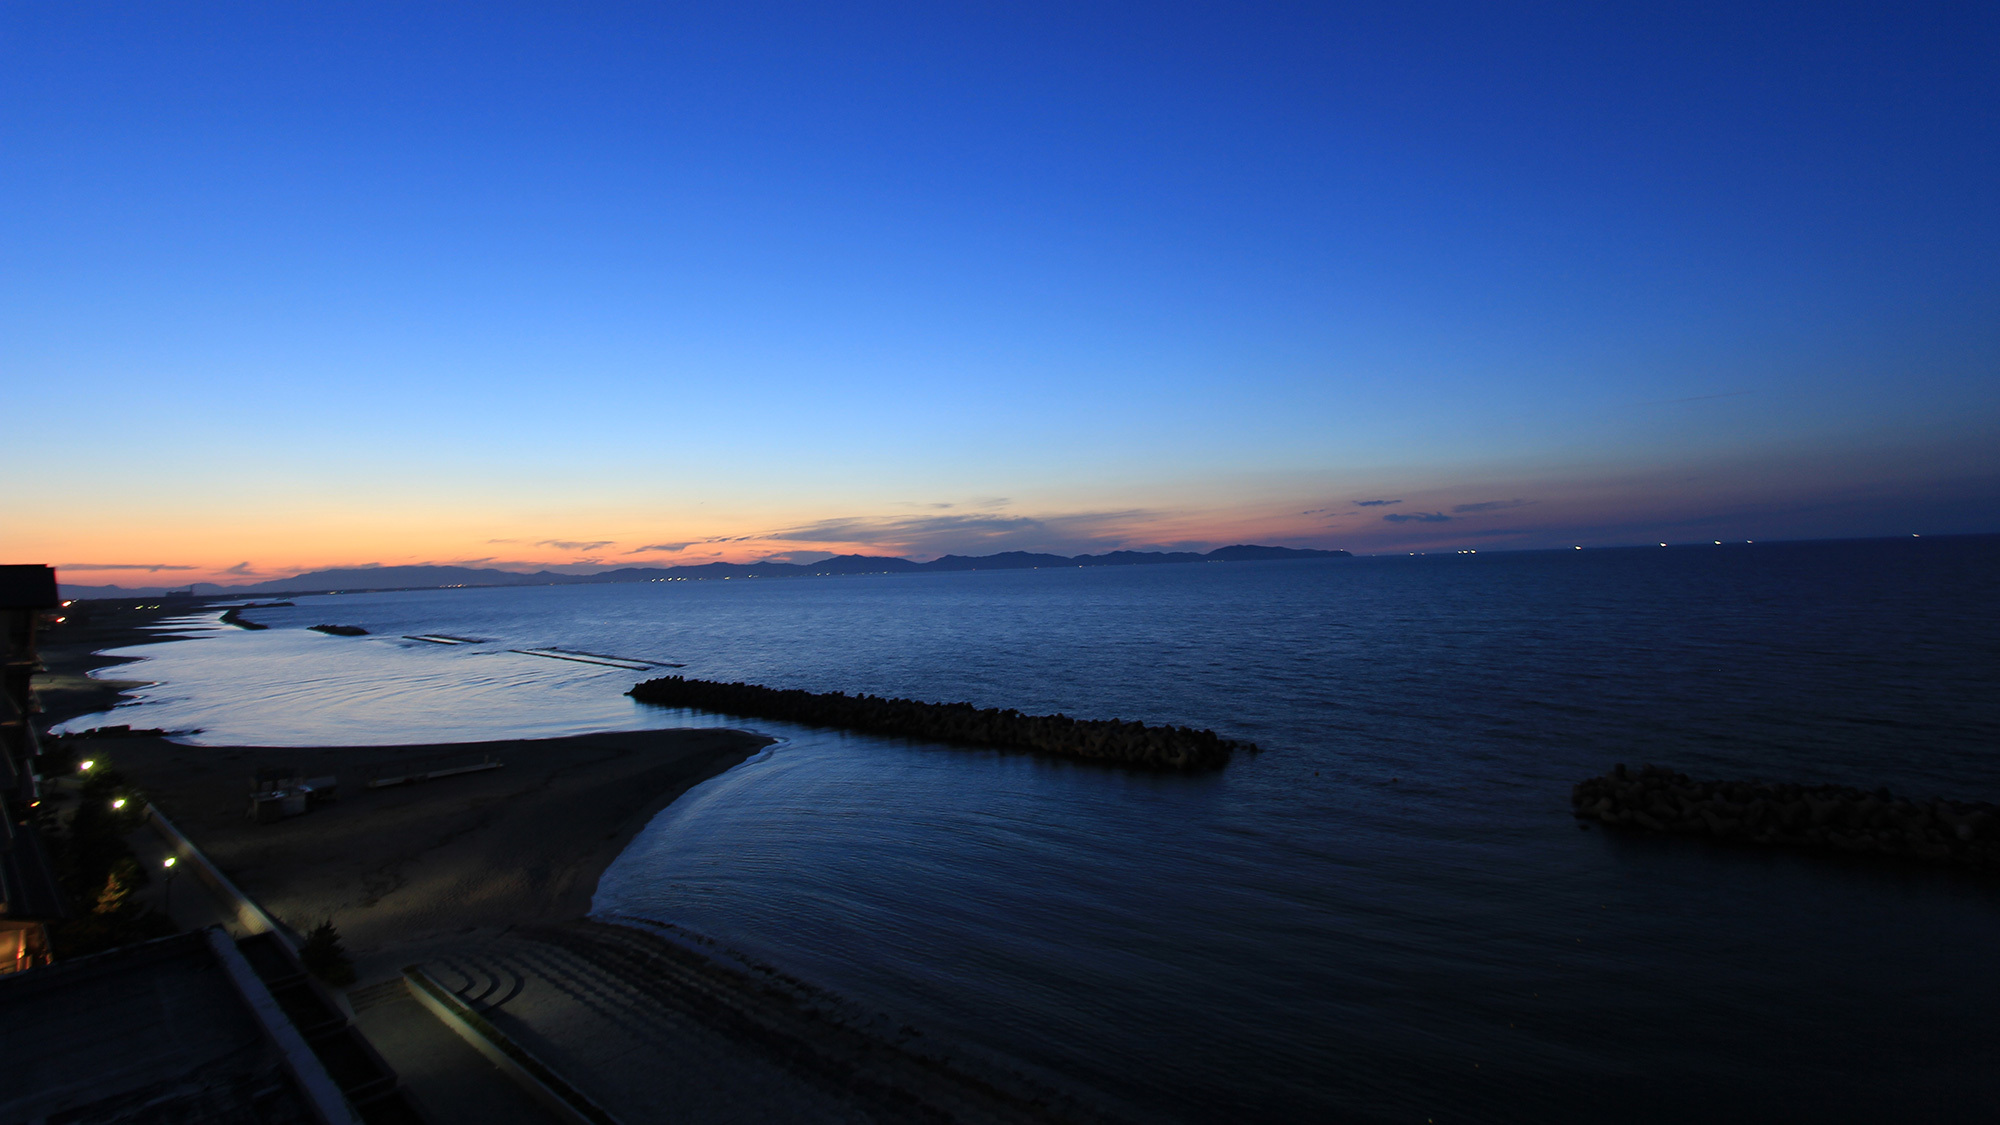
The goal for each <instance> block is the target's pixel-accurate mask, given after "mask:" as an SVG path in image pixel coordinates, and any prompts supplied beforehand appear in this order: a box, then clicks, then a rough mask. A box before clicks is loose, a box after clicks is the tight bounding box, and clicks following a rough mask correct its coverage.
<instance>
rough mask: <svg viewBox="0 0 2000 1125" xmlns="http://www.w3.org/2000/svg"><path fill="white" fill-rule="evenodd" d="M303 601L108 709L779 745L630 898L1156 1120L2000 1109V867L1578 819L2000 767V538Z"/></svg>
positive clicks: (147, 715)
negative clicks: (1189, 736) (1143, 750)
mask: <svg viewBox="0 0 2000 1125" xmlns="http://www.w3.org/2000/svg"><path fill="white" fill-rule="evenodd" d="M297 602H298V604H297V605H296V606H295V607H292V608H272V609H256V610H250V611H247V612H248V616H250V617H251V618H252V619H253V620H256V621H259V622H263V623H266V624H268V625H270V626H271V628H270V629H268V630H265V631H261V632H244V631H239V630H234V629H230V628H227V627H222V626H214V627H212V628H211V627H210V624H211V623H212V622H213V615H207V616H204V617H202V618H201V619H200V621H199V622H197V624H199V625H200V626H201V628H202V632H201V635H200V636H198V637H197V638H196V639H194V640H191V641H187V642H183V643H177V644H170V645H159V646H150V647H145V648H141V649H136V650H131V651H132V652H133V653H134V654H140V655H144V656H145V657H146V660H145V661H144V662H143V663H140V664H137V665H126V666H122V667H120V668H116V669H111V670H108V672H107V674H109V675H113V676H117V677H120V678H130V677H139V678H145V679H150V680H156V681H158V682H157V684H155V686H153V687H150V688H147V689H144V690H143V691H142V692H141V693H140V695H139V699H138V701H137V702H135V703H133V704H131V705H128V706H126V707H123V708H120V709H119V711H118V712H117V713H116V718H115V720H107V719H106V718H105V717H103V716H97V717H86V718H84V719H80V720H75V721H72V723H70V724H69V726H70V727H73V728H81V727H88V726H93V725H97V724H99V723H101V722H105V721H118V722H129V723H131V724H133V725H136V726H148V727H150V726H162V727H167V728H170V729H175V730H182V731H196V729H197V728H198V732H197V733H188V734H184V735H182V736H181V737H182V740H183V741H187V742H190V743H193V744H197V745H243V744H261V745H315V744H359V743H377V744H394V743H408V742H420V741H439V740H452V741H463V740H471V739H481V738H511V737H522V736H548V735H561V734H571V733H580V732H584V731H591V730H609V729H627V728H635V727H638V728H646V727H672V726H685V725H730V726H739V727H743V728H746V729H752V730H759V731H765V732H768V733H771V734H774V735H777V736H779V737H780V738H781V739H783V741H781V742H780V743H778V744H776V745H775V746H773V747H771V748H770V749H768V750H766V751H764V752H763V753H761V754H759V755H758V756H756V757H754V758H752V759H751V760H750V761H747V762H745V763H744V764H742V765H741V766H738V767H737V768H735V769H734V770H731V771H730V772H728V773H726V774H724V775H722V776H720V777H717V778H715V779H713V780H711V781H709V782H706V783H704V784H703V785H701V786H699V787H698V788H696V789H695V790H693V791H691V792H690V793H689V794H688V795H687V796H685V797H684V798H682V799H681V800H680V801H678V802H676V803H675V804H674V805H673V806H672V807H670V808H669V809H668V810H666V811H665V812H664V813H662V814H661V815H660V816H659V817H658V818H657V819H656V820H655V821H654V822H653V823H652V824H651V825H650V826H648V828H647V829H646V830H645V831H644V832H643V833H642V834H641V835H640V837H639V838H638V839H637V840H636V841H635V842H634V843H633V845H632V846H631V847H630V848H629V849H628V850H627V851H626V853H625V854H624V855H623V856H622V857H620V859H619V860H618V861H617V863H616V864H614V866H613V867H612V868H611V870H610V871H609V872H607V873H606V875H605V877H604V880H603V882H602V883H601V885H600V887H599V890H598V895H597V900H596V904H595V908H596V910H597V912H598V913H599V914H601V915H605V916H611V917H621V918H632V919H643V920H650V921H654V922H659V923H665V924H670V925H672V926H676V927H681V928H684V929H685V930H688V931H692V932H695V933H698V934H703V935H707V936H708V937H710V938H713V939H714V940H715V941H716V942H718V943H719V944H721V945H723V946H726V947H728V948H731V949H734V950H737V951H739V952H740V953H741V954H742V955H744V956H746V957H750V958H753V959H757V960H760V961H763V962H766V963H769V964H772V965H774V966H777V967H779V968H781V969H784V970H786V971H788V972H791V973H793V974H794V975H797V976H799V977H801V978H804V979H806V980H808V981H811V982H813V983H815V984H818V985H821V986H823V987H825V988H828V989H831V990H833V991H835V992H838V993H840V994H842V995H844V996H846V997H847V998H849V999H850V1000H851V1001H853V1002H854V1003H855V1005H856V1006H857V1007H859V1008H861V1009H865V1010H868V1011H873V1012H881V1013H885V1014H886V1015H887V1016H888V1017H889V1018H890V1019H892V1020H894V1021H896V1022H897V1023H898V1024H902V1023H907V1024H908V1025H910V1026H912V1027H914V1028H916V1029H918V1030H920V1031H921V1032H922V1033H923V1034H924V1035H925V1036H926V1038H927V1039H929V1040H931V1041H934V1042H942V1043H949V1044H952V1045H953V1049H954V1050H959V1051H963V1052H965V1053H967V1054H970V1055H976V1056H978V1057H979V1058H981V1059H984V1060H987V1061H989V1062H993V1061H997V1062H1000V1063H1002V1064H1004V1065H1008V1066H1012V1067H1015V1068H1018V1069H1020V1070H1022V1071H1025V1072H1028V1073H1031V1074H1034V1075H1037V1076H1039V1077H1041V1078H1043V1079H1044V1080H1045V1081H1048V1082H1051V1083H1053V1084H1057V1085H1062V1086H1065V1087H1068V1088H1071V1089H1076V1090H1081V1091H1085V1092H1087V1093H1088V1095H1089V1096H1091V1097H1093V1098H1095V1099H1096V1100H1098V1101H1100V1102H1102V1103H1104V1104H1105V1105H1107V1106H1109V1107H1110V1108H1112V1109H1113V1110H1115V1111H1118V1112H1122V1113H1124V1114H1126V1115H1128V1116H1131V1117H1134V1118H1137V1119H1142V1120H1149V1121H1237V1120H1273V1121H1289V1120H1299V1121H1305V1120H1314V1121H1323V1120H1333V1121H1339V1120H1355V1121H1405V1122H1411V1121H1414V1122H1423V1121H1436V1122H1446V1121H1521V1122H1544V1121H1581V1120H1586V1119H1589V1120H1616V1121H1680V1120H1685V1119H1688V1118H1690V1117H1694V1116H1705V1117H1711V1118H1719V1119H1723V1120H1750V1119H1781V1120H1801V1119H1809V1118H1810V1119H1818V1120H1828V1121H1879V1120H1888V1119H1904V1120H1909V1119H1916V1118H1941V1117H1944V1116H1946V1115H1953V1116H1958V1117H1971V1118H1973V1119H1988V1120H1991V1119H2000V1079H1996V1076H2000V1067H1996V1066H1995V1065H1994V1063H1993V1059H1994V1058H1995V1051H1996V1048H2000V964H1996V960H1995V958H1994V957H1993V953H1992V949H1993V946H1992V943H1993V935H1994V934H1995V933H1996V932H2000V880H1996V879H1993V878H1991V877H1982V876H1977V875H1972V874H1967V873H1962V872H1953V871H1944V870H1933V869H1928V868H1923V867H1914V866H1906V865H1901V864H1894V863H1889V862H1885V861H1853V860H1839V859H1835V858H1830V857H1823V856H1815V855H1806V854H1794V853H1786V852H1775V851H1759V850H1752V849H1745V848H1736V847H1728V846H1722V845H1716V844H1711V843H1707V842H1704V841H1700V840H1690V839H1682V838H1660V839H1655V838H1647V837H1633V836H1627V835H1620V834H1614V833H1608V832H1605V831H1603V830H1601V829H1598V828H1589V829H1585V828H1579V826H1578V823H1577V822H1576V821H1575V820H1574V819H1573V818H1572V817H1571V816H1570V813H1569V789H1570V786H1571V785H1572V784H1573V783H1574V782H1576V781H1578V780H1580V779H1582V778H1584V777H1586V776H1589V775H1593V774H1598V773H1602V772H1604V771H1605V770H1607V769H1609V768H1611V766H1612V765H1613V764H1614V763H1618V762H1624V763H1627V764H1628V765H1632V766H1638V765H1640V764H1642V763H1655V764H1659V765H1665V766H1670V767H1672V768H1674V769H1678V770H1682V771H1685V772H1687V773H1690V774H1693V775H1695V776H1697V777H1724V778H1752V777H1755V778H1761V779H1764V780H1767V781H1804V782H1822V781H1825V782H1838V783H1842V784H1850V785H1859V786H1864V787H1868V788H1874V787H1876V786H1888V787H1890V788H1892V789H1894V790H1896V791H1898V792H1899V793H1904V794H1907V795H1912V796H1951V797H1956V798H1961V799H1983V800H2000V630H1996V628H1995V625H1996V623H2000V537H1991V536H1987V537H1959V538H1948V539H1921V540H1919V539H1908V540H1875V541H1856V542H1834V543H1755V544H1749V543H1734V544H1723V545H1716V544H1704V545H1701V546H1675V547H1671V548H1664V549H1663V548H1643V549H1642V548H1632V549H1619V550H1588V551H1559V552H1556V551H1552V552H1521V553H1483V554H1477V555H1456V554H1445V555H1423V556H1398V557H1364V558H1352V559H1314V560H1301V561H1288V562H1257V563H1210V564H1177V565H1160V566H1132V567H1104V568H1063V569H1045V570H1028V571H978V572H967V573H951V574H919V575H879V576H855V577H846V578H814V579H748V580H731V581H707V582H663V583H646V584H635V585H606V586H566V587H531V588H515V589H455V590H425V591H405V592H391V593H353V594H339V595H326V596H315V597H306V598H299V599H297ZM321 622H327V623H336V624H354V625H360V626H362V627H364V628H366V629H368V630H369V631H370V634H371V635H369V636H366V637H356V638H343V637H332V636H325V635H322V634H319V633H314V632H309V631H307V630H306V626H309V625H313V624H317V623H321ZM415 634H449V635H452V636H455V637H461V638H469V639H471V640H472V641H474V642H476V643H468V644H457V645H439V644H431V643H426V642H422V641H414V640H407V639H404V637H405V635H415ZM552 647H553V648H562V649H566V650H570V651H571V652H587V653H595V654H602V655H608V656H613V657H622V658H629V660H630V662H633V663H636V662H639V661H655V662H663V663H664V662H672V663H677V664H684V665H685V666H686V667H685V669H683V670H680V671H682V672H684V674H686V675H690V676H696V677H700V678H704V679H721V680H736V679H743V680H748V681H751V682H755V683H763V684H768V685H773V686H781V687H798V688H806V689H810V690H815V691H835V690H839V691H850V692H856V691H866V692H872V693H876V694H882V695H902V696H909V697H913V698H919V699H929V700H939V701H957V700H968V701H971V702H973V703H977V704H980V705H982V706H1002V707H1016V708H1020V709H1021V710H1024V711H1029V712H1057V711H1060V712H1063V713H1066V714H1070V715H1075V716H1081V717H1093V718H1095V717H1120V718H1127V719H1133V718H1137V719H1144V720H1146V721H1147V722H1173V723H1185V724H1189V725H1193V726H1198V727H1210V728H1213V729H1215V730H1216V731H1217V732H1219V733H1221V734H1223V735H1224V736H1226V737H1230V738H1238V739H1247V740H1249V741H1252V742H1255V743H1257V744H1258V745H1259V746H1260V747H1261V748H1262V749H1261V752H1259V753H1256V754H1253V755H1243V754H1239V755H1238V757H1237V760H1236V761H1235V762H1234V763H1233V764H1231V765H1230V766H1229V767H1228V768H1227V769H1225V770H1222V771H1220V772H1217V773H1211V774H1201V775H1194V776H1176V775H1159V774H1148V773H1137V772H1129V771H1124V770H1120V769H1116V768H1107V767H1101V766H1095V765H1087V764H1077V763H1071V762H1066V761H1060V760H1052V759H1046V758H1038V757H1033V756H1028V755H1021V754H1012V753H1000V752H993V751H984V750H972V749H963V748H952V747H944V746H936V745H928V744H923V743H914V742H908V741H903V740H896V739H884V738H878V737H873V736H862V735H853V734H845V733H840V732H833V731H825V730H816V729H811V728H803V727H794V726H789V725H787V724H781V723H773V722H767V721H763V720H752V719H732V718H730V717H728V716H717V715H709V714H699V713H693V712H687V711H679V710H672V709H666V708H655V707H650V706H647V705H643V704H637V703H634V702H633V701H631V700H629V699H627V698H625V697H624V696H623V694H622V693H623V692H624V691H625V690H626V689H627V688H629V687H630V686H631V684H632V683H633V682H635V681H636V680H638V679H642V678H645V677H647V676H649V675H655V674H666V672H667V671H670V670H662V671H657V672H641V671H634V670H629V669H626V668H619V667H611V666H606V665H602V664H587V663H577V662H573V661H563V660H556V659H550V658H547V657H544V656H536V655H531V654H527V653H523V652H519V651H514V650H520V649H547V648H552Z"/></svg>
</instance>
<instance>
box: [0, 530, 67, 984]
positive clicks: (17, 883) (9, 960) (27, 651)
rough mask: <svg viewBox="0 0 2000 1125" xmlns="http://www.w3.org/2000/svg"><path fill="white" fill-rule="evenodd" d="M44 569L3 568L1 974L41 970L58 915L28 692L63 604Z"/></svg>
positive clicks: (31, 699) (53, 575)
mask: <svg viewBox="0 0 2000 1125" xmlns="http://www.w3.org/2000/svg"><path fill="white" fill-rule="evenodd" d="M60 604H61V603H60V601H59V600H58V598H57V596H56V572H55V570H54V568H52V567H47V566H18V565H14V566H0V974H4V973H13V972H18V971H20V970H22V969H27V968H32V967H33V966H35V965H40V964H45V963H46V962H47V961H48V958H49V952H48V948H49V947H48V937H47V934H46V932H45V931H44V926H43V924H44V923H45V922H48V921H50V920H53V919H55V918H59V917H61V916H62V895H61V893H60V892H59V891H58V889H57V887H56V882H55V876H54V874H53V873H52V872H51V871H50V870H49V858H48V851H47V849H46V848H45V847H44V846H43V844H42V839H41V835H40V834H39V833H38V832H37V831H36V830H35V826H34V819H33V809H34V807H35V804H36V802H37V801H39V800H40V799H41V780H40V778H39V777H38V776H37V774H36V768H37V765H38V762H37V759H38V758H40V756H41V745H40V743H39V742H37V741H36V738H35V728H34V724H33V722H32V721H31V717H32V716H33V714H34V712H35V702H34V694H33V691H32V689H31V687H30V685H31V683H32V681H33V678H34V675H35V673H36V672H39V671H41V670H42V663H41V659H40V657H39V656H38V655H37V654H36V649H35V633H36V630H37V629H38V628H39V627H40V625H41V621H42V617H43V615H45V614H47V613H49V612H50V611H52V610H54V609H56V608H57V607H58V606H59V605H60Z"/></svg>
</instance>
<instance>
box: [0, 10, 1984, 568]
mask: <svg viewBox="0 0 2000 1125" xmlns="http://www.w3.org/2000/svg"><path fill="white" fill-rule="evenodd" d="M0 393H3V394H4V402H5V410H4V414H5V416H6V417H7V418H8V420H9V421H10V423H11V425H10V426H9V427H8V430H9V433H8V436H7V437H6V438H5V439H0V445H4V447H5V448H6V450H7V463H8V465H9V469H8V471H7V473H6V478H7V484H8V487H7V488H5V489H4V490H0V559H4V561H10V562H48V563H53V564H56V565H58V566H59V567H61V568H62V575H63V579H64V581H66V582H81V583H123V584H127V585H132V584H159V583H161V582H186V581H209V580H213V581H225V582H227V581H242V580H254V579H262V578H268V577H274V576H284V575H289V574H292V573H296V572H298V571H302V570H310V569H317V568H321V567H334V566H356V565H366V564H371V563H380V564H385V565H404V564H411V563H440V564H459V565H465V564H470V565H484V566H497V567H505V568H517V569H539V568H543V567H554V568H558V569H568V570H578V571H584V570H589V569H592V568H598V567H613V566H633V565H641V566H649V565H673V564H678V563H691V562H693V563H698V562H706V561H712V560H715V559H728V560H731V561H750V560H756V559H765V558H782V559H797V560H808V559H813V558H818V557H823V556H824V555H826V554H828V553H836V552H838V553H844V552H850V551H857V552H863V553H870V554H901V555H906V556H910V557H914V558H928V557H932V556H935V555H938V554H944V553H951V552H955V553H960V554H985V553H990V552H992V551H999V550H1015V549H1022V550H1043V551H1056V552H1060V553H1064V554H1073V553H1078V552H1082V551H1102V550H1109V549H1118V548H1130V549H1206V548H1209V547H1214V546H1220V545H1224V544H1228V543H1236V542H1246V541H1247V542H1260V543H1274V544H1282V545H1288V546H1298V547H1339V548H1346V549H1349V550H1353V551H1356V552H1358V553H1366V552H1385V551H1404V550H1450V549H1461V548H1478V549H1506V548H1538V547H1552V546H1567V545H1571V544H1581V545H1586V546H1597V545H1613V544H1627V543H1641V542H1649V541H1692V540H1702V539H1708V538H1730V539H1734V538H1750V539H1783V538H1831V537H1849V536H1874V535H1907V534H1912V533H1922V534H1950V533H1964V532H1994V531H2000V440H1996V436H2000V5H1996V4H1993V3H1978V4H1923V3H1919V4H1909V3H1897V4H1880V5H1852V6H1850V5H1841V4H1835V3H1802V4H1755V3H1742V2H1737V3H1728V4H1713V5H1703V4H1691V3H1682V4H1673V5H1656V6H1639V5H1603V4H1575V5H1502V4H1491V3H1472V4H1422V3H1395V4H1381V5H1359V4H1356V5H1307V4H1213V5H1198V4H1173V3H1152V4H1144V5H1139V4H1133V5H1099V4H1079V3H1065V4H1048V5H1036V4H1005V5H1000V4H990V5H984V4H953V5H916V4H911V5H870V4H855V5H825V4H809V5H807V4H802V5H759V4H753V3H743V4H729V5H716V4H703V5H684V6H678V5H671V4H641V5H629V6H621V5H615V4H589V5H582V4H556V3H547V4H504V3H481V4H420V3H393V4H369V3H342V4H303V3H302V4H284V5H273V4H264V3H257V4H242V5H231V4H223V3H199V4H177V5H164V4H125V5H99V4H89V3H74V2H61V3H57V2H46V3H44V2H36V0H12V2H9V3H5V4H0Z"/></svg>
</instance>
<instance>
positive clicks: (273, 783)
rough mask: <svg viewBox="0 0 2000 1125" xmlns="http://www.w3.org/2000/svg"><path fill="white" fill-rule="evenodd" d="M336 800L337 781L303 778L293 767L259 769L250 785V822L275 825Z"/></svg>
mask: <svg viewBox="0 0 2000 1125" xmlns="http://www.w3.org/2000/svg"><path fill="white" fill-rule="evenodd" d="M339 798H340V779H339V778H338V777H335V776H333V775H328V776H326V777H307V776H306V775H305V772H304V771H302V770H300V769H299V768H298V767H297V766H277V767H274V768H271V769H261V770H258V771H257V775H256V776H255V777H254V778H252V779H251V782H250V813H249V816H250V819H251V820H254V821H256V822H257V823H259V824H275V823H277V822H278V821H280V820H283V819H285V818H286V817H288V816H302V815H304V814H305V813H307V812H309V811H311V810H313V809H316V808H318V807H319V806H321V805H323V804H325V803H327V802H328V801H334V800H338V799H339Z"/></svg>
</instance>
